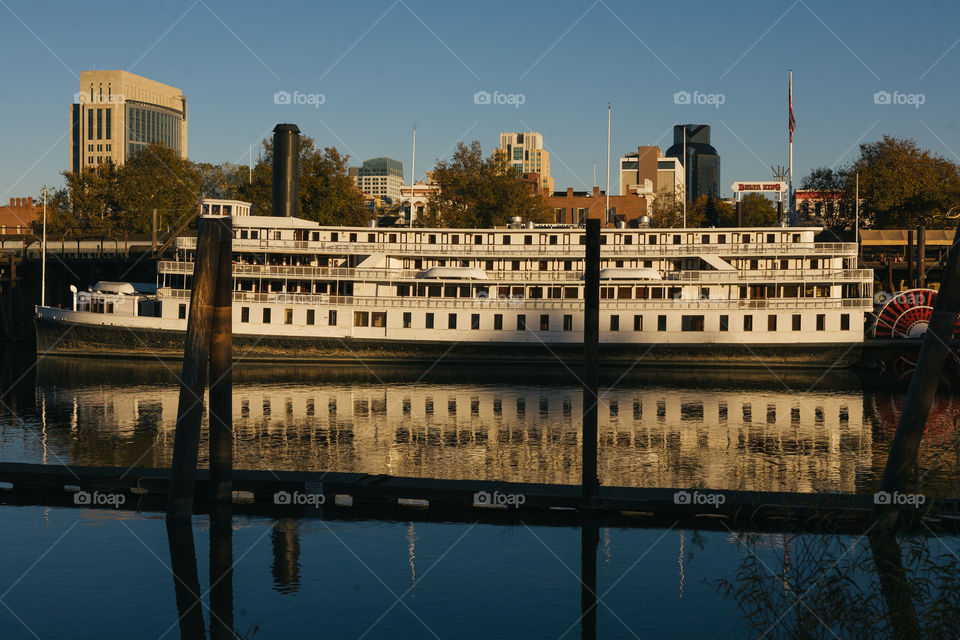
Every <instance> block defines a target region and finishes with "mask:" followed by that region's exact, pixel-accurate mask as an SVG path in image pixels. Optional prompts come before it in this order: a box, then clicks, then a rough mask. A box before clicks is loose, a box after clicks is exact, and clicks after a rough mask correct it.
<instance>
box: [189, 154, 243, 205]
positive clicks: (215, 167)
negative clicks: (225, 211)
mask: <svg viewBox="0 0 960 640" xmlns="http://www.w3.org/2000/svg"><path fill="white" fill-rule="evenodd" d="M196 167H197V171H199V173H200V194H201V195H202V196H203V197H204V198H217V199H220V200H236V199H238V198H239V194H240V187H241V186H242V185H244V184H246V183H247V182H248V177H249V172H250V170H249V167H247V165H239V164H233V163H231V162H224V163H221V164H210V163H208V162H201V163H198V164H197V165H196Z"/></svg>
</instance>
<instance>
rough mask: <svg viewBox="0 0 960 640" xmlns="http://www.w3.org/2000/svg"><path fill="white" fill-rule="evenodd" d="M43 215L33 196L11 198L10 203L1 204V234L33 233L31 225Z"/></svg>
mask: <svg viewBox="0 0 960 640" xmlns="http://www.w3.org/2000/svg"><path fill="white" fill-rule="evenodd" d="M40 215H41V208H40V206H39V205H37V204H34V202H33V198H29V197H28V198H10V204H9V205H6V206H0V236H16V235H23V234H27V233H32V232H33V229H32V227H31V226H30V225H31V224H33V222H34V221H35V220H38V219H39V218H40Z"/></svg>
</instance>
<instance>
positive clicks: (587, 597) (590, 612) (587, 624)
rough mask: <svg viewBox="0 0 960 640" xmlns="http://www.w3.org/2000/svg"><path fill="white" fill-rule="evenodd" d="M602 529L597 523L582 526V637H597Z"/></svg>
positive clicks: (592, 639)
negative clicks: (598, 564) (599, 547)
mask: <svg viewBox="0 0 960 640" xmlns="http://www.w3.org/2000/svg"><path fill="white" fill-rule="evenodd" d="M599 542H600V529H599V527H598V526H597V524H596V523H589V524H584V525H582V526H581V527H580V638H581V639H582V640H596V637H597V546H598V544H599Z"/></svg>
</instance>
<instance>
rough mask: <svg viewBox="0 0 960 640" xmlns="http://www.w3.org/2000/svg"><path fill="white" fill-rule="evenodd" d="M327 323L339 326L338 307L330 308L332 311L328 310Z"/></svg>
mask: <svg viewBox="0 0 960 640" xmlns="http://www.w3.org/2000/svg"><path fill="white" fill-rule="evenodd" d="M327 324H329V325H330V326H331V327H335V326H337V310H336V309H330V311H328V312H327Z"/></svg>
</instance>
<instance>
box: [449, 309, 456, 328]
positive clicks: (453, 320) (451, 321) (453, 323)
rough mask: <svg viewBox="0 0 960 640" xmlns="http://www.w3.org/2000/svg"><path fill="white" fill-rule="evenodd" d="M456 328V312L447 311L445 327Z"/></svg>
mask: <svg viewBox="0 0 960 640" xmlns="http://www.w3.org/2000/svg"><path fill="white" fill-rule="evenodd" d="M456 328H457V314H455V313H448V314H447V329H456Z"/></svg>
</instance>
